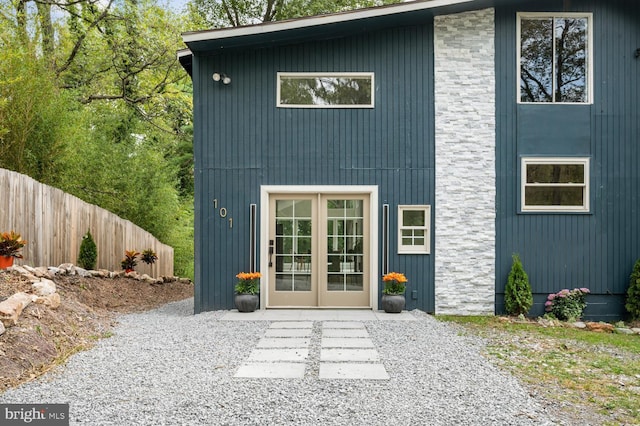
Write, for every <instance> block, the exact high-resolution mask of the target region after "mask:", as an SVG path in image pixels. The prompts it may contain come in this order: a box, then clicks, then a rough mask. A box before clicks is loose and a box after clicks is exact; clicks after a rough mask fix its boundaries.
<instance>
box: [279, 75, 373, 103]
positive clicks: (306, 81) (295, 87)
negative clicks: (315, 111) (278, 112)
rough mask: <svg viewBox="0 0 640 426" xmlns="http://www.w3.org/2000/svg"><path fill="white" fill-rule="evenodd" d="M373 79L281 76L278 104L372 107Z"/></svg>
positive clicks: (367, 76) (365, 77)
mask: <svg viewBox="0 0 640 426" xmlns="http://www.w3.org/2000/svg"><path fill="white" fill-rule="evenodd" d="M371 83H372V77H371V76H370V75H363V76H337V77H331V76H318V77H312V76H304V75H301V76H299V77H298V76H284V75H283V76H280V104H281V105H318V106H329V105H333V106H340V105H363V106H371V105H372V104H373V95H372V93H373V92H372V84H371Z"/></svg>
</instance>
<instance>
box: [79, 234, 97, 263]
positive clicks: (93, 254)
mask: <svg viewBox="0 0 640 426" xmlns="http://www.w3.org/2000/svg"><path fill="white" fill-rule="evenodd" d="M97 261H98V247H97V246H96V242H95V241H94V240H93V236H92V235H91V232H90V231H89V230H87V233H86V234H85V235H84V236H83V237H82V242H81V243H80V252H79V253H78V265H80V266H81V267H82V268H84V269H88V270H91V269H95V267H96V262H97Z"/></svg>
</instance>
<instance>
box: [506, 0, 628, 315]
mask: <svg viewBox="0 0 640 426" xmlns="http://www.w3.org/2000/svg"><path fill="white" fill-rule="evenodd" d="M518 11H539V12H552V11H569V12H591V13H593V32H594V37H593V40H594V46H593V55H594V70H593V72H594V79H593V80H594V87H593V90H594V103H593V105H587V106H584V105H568V106H558V105H555V106H553V105H517V104H516V96H517V93H516V90H517V84H518V83H517V81H516V78H517V77H516V43H517V40H516V37H515V35H516V12H518ZM638 47H640V5H639V4H638V2H635V1H624V0H612V1H594V0H585V1H580V2H578V1H573V2H567V1H560V0H558V1H546V2H531V1H529V2H519V3H518V5H517V6H505V7H499V8H497V11H496V54H497V57H496V69H497V70H498V74H497V79H496V89H497V107H496V118H497V134H496V138H497V140H496V143H497V185H498V188H497V206H496V208H497V218H496V223H497V242H496V247H497V260H496V272H497V273H496V280H497V282H496V292H497V295H496V304H497V310H498V312H501V311H502V309H503V302H504V294H503V293H504V287H505V284H506V281H507V276H508V273H509V269H510V266H511V254H512V253H519V254H520V257H521V259H522V261H523V264H524V267H525V270H526V271H527V273H528V274H529V278H530V281H531V285H532V288H533V291H534V293H535V302H536V305H535V307H534V310H533V311H532V313H533V314H536V315H539V314H542V313H543V303H544V301H545V299H546V295H547V294H548V293H551V292H556V291H558V290H560V289H563V288H573V287H588V288H590V289H591V291H592V295H591V296H589V298H588V302H589V306H588V307H587V310H586V311H585V314H586V315H587V316H590V317H592V318H601V319H615V318H618V317H620V316H621V315H623V313H624V310H623V302H624V295H625V293H626V290H627V285H628V281H629V274H630V272H631V269H632V267H633V263H634V261H635V260H636V259H637V258H639V257H640V239H639V238H638V237H639V236H640V221H639V220H638V218H639V217H640V189H639V188H640V167H638V164H639V163H640V138H639V136H640V124H639V123H640V114H639V110H638V108H639V107H638V104H639V103H640V60H638V59H636V58H635V57H634V52H635V49H637V48H638ZM522 155H557V156H571V155H584V156H589V157H590V158H591V212H590V214H518V213H517V212H518V205H519V193H518V185H519V174H518V163H519V159H520V156H522Z"/></svg>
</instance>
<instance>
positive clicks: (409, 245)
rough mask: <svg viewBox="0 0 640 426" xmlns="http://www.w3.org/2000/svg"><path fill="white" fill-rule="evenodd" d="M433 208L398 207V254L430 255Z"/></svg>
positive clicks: (426, 206)
mask: <svg viewBox="0 0 640 426" xmlns="http://www.w3.org/2000/svg"><path fill="white" fill-rule="evenodd" d="M430 225H431V206H429V205H421V206H398V253H399V254H429V253H430V248H431V237H430V232H429V228H430Z"/></svg>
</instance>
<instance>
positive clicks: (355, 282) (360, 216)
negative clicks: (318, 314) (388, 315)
mask: <svg viewBox="0 0 640 426" xmlns="http://www.w3.org/2000/svg"><path fill="white" fill-rule="evenodd" d="M360 197H362V196H357V197H354V198H351V197H348V198H347V197H344V198H343V197H340V196H324V197H323V200H322V203H321V205H322V206H323V207H322V208H323V220H324V228H323V229H324V230H326V232H325V233H324V239H325V247H326V250H327V251H326V257H325V259H326V272H325V273H324V274H323V276H324V277H325V279H324V280H321V281H320V282H321V284H320V285H321V289H322V291H323V292H324V294H323V295H322V296H321V299H320V300H321V302H322V303H323V305H327V306H369V304H370V302H369V285H368V283H367V277H365V275H368V274H366V273H365V272H366V269H365V257H366V256H365V247H366V246H367V243H365V238H366V236H367V235H366V233H365V224H366V223H367V221H368V218H367V217H366V216H365V213H367V212H368V206H367V207H365V204H368V200H367V199H365V198H360ZM367 241H368V239H367ZM323 248H324V247H323Z"/></svg>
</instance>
